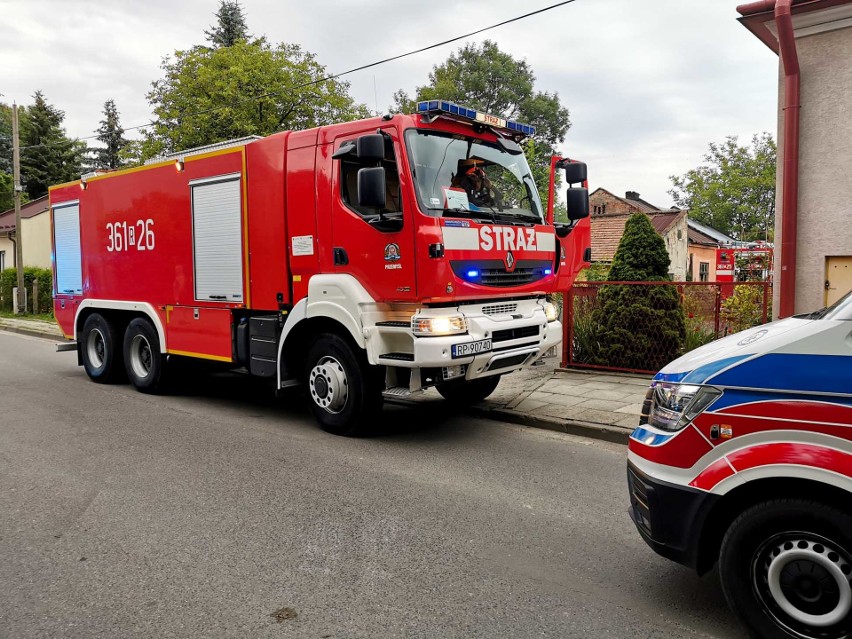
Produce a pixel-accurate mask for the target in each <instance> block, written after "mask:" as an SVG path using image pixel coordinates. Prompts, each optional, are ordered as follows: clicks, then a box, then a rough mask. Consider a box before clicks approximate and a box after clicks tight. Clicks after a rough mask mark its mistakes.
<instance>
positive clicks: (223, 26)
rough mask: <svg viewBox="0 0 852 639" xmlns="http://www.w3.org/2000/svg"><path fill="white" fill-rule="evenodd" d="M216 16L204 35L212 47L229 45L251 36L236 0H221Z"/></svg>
mask: <svg viewBox="0 0 852 639" xmlns="http://www.w3.org/2000/svg"><path fill="white" fill-rule="evenodd" d="M213 15H215V16H216V20H217V22H216V24H214V25H213V26H211V27H210V31H205V32H204V35H206V36H207V40H208V41H209V42H211V43H212V44H213V46H214V47H230V46H233V45H234V44H235V43H236V42H238V41H240V40H248V39H249V38H251V36H250V35H249V32H248V25H247V24H246V17H245V14H244V13H243V8H242V7H241V6H240V3H239V1H238V0H221V1H220V3H219V9H218V10H217V11H216V13H214V14H213Z"/></svg>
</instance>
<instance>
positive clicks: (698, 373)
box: [683, 353, 753, 384]
mask: <svg viewBox="0 0 852 639" xmlns="http://www.w3.org/2000/svg"><path fill="white" fill-rule="evenodd" d="M752 355H753V353H748V354H746V355H735V356H734V357H725V358H724V359H718V360H716V361H714V362H710V363H709V364H704V366H699V367H698V368H696V369H695V370H694V371H692V372H691V373H689V374H688V375H687V376H686V377H684V378H683V383H684V384H703V383H704V382H706V381H707V379H708V378H709V377H711V376H713V375H715V374H716V373H718V372H719V371H720V370H722V369H723V368H728V366H730V365H731V364H736V363H737V362H740V361H742V360H744V359H746V358H748V357H751V356H752Z"/></svg>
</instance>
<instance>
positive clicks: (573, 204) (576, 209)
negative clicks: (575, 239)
mask: <svg viewBox="0 0 852 639" xmlns="http://www.w3.org/2000/svg"><path fill="white" fill-rule="evenodd" d="M567 205H568V219H569V220H571V221H572V222H576V221H577V220H582V219H583V218H584V217H589V190H588V189H581V188H571V189H568V202H567Z"/></svg>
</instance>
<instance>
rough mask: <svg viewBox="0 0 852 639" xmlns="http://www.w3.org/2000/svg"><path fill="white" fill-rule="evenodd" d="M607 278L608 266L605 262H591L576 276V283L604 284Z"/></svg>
mask: <svg viewBox="0 0 852 639" xmlns="http://www.w3.org/2000/svg"><path fill="white" fill-rule="evenodd" d="M608 278H609V264H607V263H606V262H592V264H591V265H590V266H589V267H588V268H584V269H583V270H582V271H580V272H579V274H578V275H577V281H578V282H606V281H607V279H608Z"/></svg>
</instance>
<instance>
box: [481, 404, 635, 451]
mask: <svg viewBox="0 0 852 639" xmlns="http://www.w3.org/2000/svg"><path fill="white" fill-rule="evenodd" d="M469 410H470V412H471V413H473V414H474V415H476V416H477V417H485V418H487V419H493V420H497V421H502V422H509V423H512V424H519V425H521V426H529V427H531V428H541V429H544V430H553V431H556V432H559V433H567V434H569V435H578V436H580V437H588V438H589V439H601V440H603V441H608V442H613V443H615V444H627V442H628V440H629V438H630V433H631V430H630V429H627V428H620V427H618V426H608V425H605V424H595V423H592V422H581V421H565V420H558V419H548V418H547V417H540V416H538V415H528V414H526V413H519V412H518V411H514V410H511V409H508V408H483V407H481V406H471V407H470V409H469Z"/></svg>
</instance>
